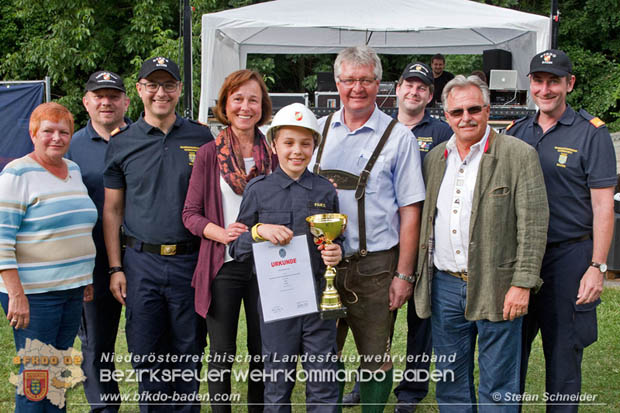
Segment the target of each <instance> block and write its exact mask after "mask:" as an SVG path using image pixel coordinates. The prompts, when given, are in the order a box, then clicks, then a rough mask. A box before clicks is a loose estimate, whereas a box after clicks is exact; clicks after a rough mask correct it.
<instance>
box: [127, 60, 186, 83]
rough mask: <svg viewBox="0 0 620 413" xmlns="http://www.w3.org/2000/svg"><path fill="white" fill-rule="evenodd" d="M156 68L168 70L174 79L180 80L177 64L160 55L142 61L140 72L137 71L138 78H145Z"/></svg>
mask: <svg viewBox="0 0 620 413" xmlns="http://www.w3.org/2000/svg"><path fill="white" fill-rule="evenodd" d="M157 70H163V71H164V72H168V73H170V75H172V77H173V78H175V79H176V80H181V73H180V72H179V66H177V64H176V63H174V62H173V61H172V60H170V59H168V58H166V57H161V56H158V57H152V58H150V59H146V60H145V61H144V63H142V67H141V68H140V72H139V73H138V79H145V78H146V77H148V75H150V74H151V73H153V72H155V71H157Z"/></svg>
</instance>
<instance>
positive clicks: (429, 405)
mask: <svg viewBox="0 0 620 413" xmlns="http://www.w3.org/2000/svg"><path fill="white" fill-rule="evenodd" d="M602 298H603V304H602V305H601V306H599V309H598V316H599V338H598V341H597V342H596V343H594V344H593V345H591V346H590V347H588V348H587V349H586V351H585V354H584V360H583V365H582V369H583V374H582V375H583V386H582V392H583V393H589V394H591V395H594V396H596V403H597V404H590V405H587V404H582V405H581V407H580V412H597V413H600V412H620V357H619V356H620V289H617V288H605V291H604V292H603V297H602ZM405 313H406V309H403V310H401V311H400V315H399V317H398V320H397V323H396V330H395V334H394V343H393V354H404V353H405V344H406V332H407V326H406V317H405ZM239 325H240V330H239V340H238V348H239V352H240V354H245V352H246V349H245V327H244V321H243V320H241V321H240V323H239ZM349 336H350V335H349ZM75 345H76V347H79V345H80V343H79V340H76V343H75ZM116 353H117V354H120V355H124V354H127V344H126V341H125V329H124V319H123V320H122V321H121V328H120V330H119V335H118V340H117V343H116ZM345 354H356V352H355V347H354V344H353V340H352V338H351V337H349V340H348V342H347V346H346V347H345ZM14 355H15V347H14V344H13V336H12V332H11V329H10V327H9V326H8V324H7V323H6V322H2V327H0V360H1V361H2V362H1V363H0V371H1V374H0V377H1V378H2V380H0V412H9V411H12V410H13V408H14V406H13V398H14V387H13V386H12V385H11V384H9V383H8V377H9V374H10V372H11V371H15V372H16V371H17V368H16V367H15V366H13V364H12V358H13V356H14ZM395 367H396V368H399V369H402V368H404V363H396V364H395ZM117 368H118V369H123V370H126V369H130V368H131V366H130V365H129V364H128V363H121V364H120V365H118V364H117ZM235 368H238V369H245V368H247V365H244V364H241V365H235ZM347 368H348V369H355V368H356V365H355V364H354V363H349V364H347ZM476 374H477V372H476ZM396 384H397V383H395V385H396ZM206 387H207V386H206V384H203V385H202V386H201V393H206ZM351 388H352V383H349V384H348V385H347V387H346V391H349V390H350V389H351ZM245 389H246V386H245V384H244V383H236V384H234V385H233V392H237V393H240V394H241V400H242V401H243V400H245ZM136 390H137V384H136V383H121V392H123V393H127V394H129V393H133V392H135V391H136ZM526 392H527V393H529V394H533V395H539V397H542V394H543V392H544V362H543V356H542V349H541V342H540V336H539V337H538V338H537V339H536V341H535V343H534V348H533V351H532V355H531V359H530V366H529V375H528V381H527V385H526ZM434 395H435V388H434V385H433V384H431V388H430V392H429V395H428V396H427V398H426V399H425V400H424V402H423V403H424V404H423V405H421V406H419V408H418V410H417V411H418V412H437V411H438V407H437V405H436V404H435V398H434ZM293 402H294V403H298V404H297V405H295V406H293V412H303V411H305V406H303V403H304V386H303V384H301V383H300V384H298V385H297V386H296V387H295V391H294V393H293ZM388 403H396V399H395V397H394V395H393V394H392V395H391V396H390V400H389V402H388ZM67 404H68V409H67V411H68V412H69V413H82V412H87V411H88V410H89V409H88V405H87V403H86V399H85V397H84V393H83V391H82V388H81V386H77V387H76V388H74V389H71V390H69V391H68V394H67ZM209 411H210V409H209V408H208V406H203V408H202V412H209ZM246 411H247V410H246V408H245V406H244V405H243V404H240V405H236V406H235V407H233V412H239V413H240V412H246ZM344 411H345V412H346V413H358V412H360V411H361V409H360V408H359V407H357V408H353V409H345V410H344ZM385 411H386V412H392V411H393V408H392V406H388V407H387V408H386V410H385ZM524 411H525V412H544V406H543V405H541V404H539V405H528V406H526V407H525V408H524ZM121 412H126V413H129V412H131V413H133V412H138V406H136V405H123V407H122V408H121Z"/></svg>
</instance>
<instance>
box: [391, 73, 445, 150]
mask: <svg viewBox="0 0 620 413" xmlns="http://www.w3.org/2000/svg"><path fill="white" fill-rule="evenodd" d="M434 91H435V88H434V85H433V73H432V72H431V69H430V68H429V67H428V66H427V65H425V64H424V63H420V62H416V63H410V64H409V65H407V67H406V68H405V70H404V71H403V74H402V75H401V76H400V79H399V80H398V85H397V86H396V96H398V121H399V122H400V123H402V124H403V125H405V126H407V127H408V128H410V129H411V132H413V134H414V136H415V137H416V139H417V140H418V146H419V147H420V156H421V158H422V162H424V157H425V156H426V154H427V153H428V152H429V151H430V150H431V149H433V148H434V147H435V146H437V145H439V144H440V143H441V142H444V141H447V140H448V139H450V136H452V129H451V128H450V125H448V124H447V123H446V122H444V121H442V120H440V119H437V118H434V117H432V116H431V114H430V112H429V111H428V110H427V109H426V106H427V105H428V104H429V102H430V101H431V99H432V98H433V93H434Z"/></svg>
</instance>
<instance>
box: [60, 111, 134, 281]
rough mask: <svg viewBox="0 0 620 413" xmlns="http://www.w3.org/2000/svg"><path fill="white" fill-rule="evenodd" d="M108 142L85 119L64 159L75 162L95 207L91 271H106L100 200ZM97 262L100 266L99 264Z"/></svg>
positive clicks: (102, 193) (101, 198)
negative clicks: (95, 218) (92, 266)
mask: <svg viewBox="0 0 620 413" xmlns="http://www.w3.org/2000/svg"><path fill="white" fill-rule="evenodd" d="M125 123H126V124H128V125H129V124H130V123H131V120H130V119H129V118H125ZM107 147H108V141H106V140H105V139H103V138H102V137H101V136H99V134H97V131H95V128H93V125H92V122H91V121H90V120H89V121H88V123H87V124H86V126H85V127H83V128H82V129H80V130H78V131H77V132H75V133H74V134H73V137H72V138H71V144H70V146H69V150H68V151H67V154H66V155H65V158H67V159H71V160H72V161H73V162H75V163H77V164H78V165H79V167H80V170H81V171H82V181H84V185H86V188H87V189H88V196H89V197H90V199H92V200H93V202H94V203H95V206H96V207H97V223H96V224H95V227H94V228H93V240H94V241H95V248H96V249H97V260H96V265H95V271H97V270H99V269H100V268H101V270H102V271H105V273H106V274H107V273H108V257H107V255H106V253H105V243H104V241H103V222H102V219H103V201H104V200H105V189H104V187H103V170H104V169H105V162H104V159H105V151H106V149H107ZM100 262H101V265H99V263H100Z"/></svg>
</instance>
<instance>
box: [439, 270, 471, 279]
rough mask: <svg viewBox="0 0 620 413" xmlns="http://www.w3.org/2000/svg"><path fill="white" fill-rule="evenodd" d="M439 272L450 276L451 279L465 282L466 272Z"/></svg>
mask: <svg viewBox="0 0 620 413" xmlns="http://www.w3.org/2000/svg"><path fill="white" fill-rule="evenodd" d="M439 271H443V272H445V273H446V274H450V275H451V276H453V277H456V278H460V279H461V280H463V281H465V282H467V278H468V277H467V271H461V272H453V271H447V270H439Z"/></svg>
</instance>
